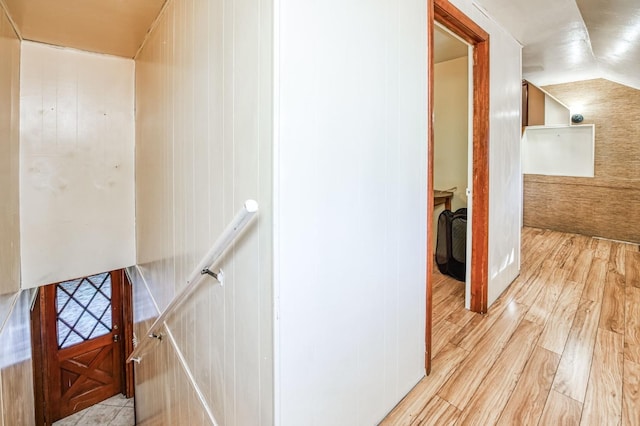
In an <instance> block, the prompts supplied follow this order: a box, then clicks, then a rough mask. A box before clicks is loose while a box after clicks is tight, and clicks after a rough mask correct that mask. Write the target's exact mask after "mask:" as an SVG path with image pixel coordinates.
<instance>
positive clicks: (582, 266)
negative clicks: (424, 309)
mask: <svg viewBox="0 0 640 426" xmlns="http://www.w3.org/2000/svg"><path fill="white" fill-rule="evenodd" d="M463 294H464V284H463V283H459V282H457V281H455V280H453V279H450V278H447V277H444V276H437V277H435V279H434V294H433V303H434V318H433V320H434V325H433V331H434V335H433V354H434V359H433V367H432V371H431V375H430V376H427V377H425V378H424V379H422V381H421V382H419V383H418V384H417V385H416V387H415V388H414V389H413V390H412V391H411V392H410V393H409V395H407V396H406V397H405V398H404V399H403V400H402V401H401V402H400V403H399V404H398V405H397V406H396V408H395V409H394V410H393V411H392V412H391V413H390V414H389V415H388V416H387V418H386V419H385V420H384V421H383V422H382V425H447V424H479V425H494V424H500V425H536V424H539V425H559V424H564V425H578V424H585V425H615V424H622V425H637V424H640V332H639V331H638V330H640V251H639V247H638V245H635V244H626V243H618V242H613V241H609V240H602V239H596V238H590V237H586V236H582V235H576V234H566V233H560V232H556V231H551V230H542V229H537V228H524V229H523V235H522V269H521V273H520V276H519V277H518V278H517V279H516V281H514V282H513V284H511V286H510V287H509V289H508V290H507V291H506V292H505V293H504V294H503V295H502V296H501V297H500V298H499V299H498V300H497V301H496V303H495V304H493V305H492V306H491V307H490V308H489V312H488V313H487V314H486V315H480V314H476V313H473V312H470V311H466V310H465V309H464V306H463V304H464V303H463V300H464V298H463Z"/></svg>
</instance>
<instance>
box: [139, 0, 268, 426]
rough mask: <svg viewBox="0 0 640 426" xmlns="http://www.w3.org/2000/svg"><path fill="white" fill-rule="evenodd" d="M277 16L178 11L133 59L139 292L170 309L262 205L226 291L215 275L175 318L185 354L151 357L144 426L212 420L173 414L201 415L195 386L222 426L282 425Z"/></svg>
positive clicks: (257, 2)
mask: <svg viewBox="0 0 640 426" xmlns="http://www.w3.org/2000/svg"><path fill="white" fill-rule="evenodd" d="M272 17H273V16H272V13H271V2H270V1H263V0H231V1H226V0H225V1H209V0H195V1H194V0H171V1H169V3H168V4H167V8H166V9H165V11H164V13H163V14H162V16H161V18H160V19H159V21H158V22H157V25H156V26H155V28H154V29H153V30H152V31H151V33H150V35H149V38H148V40H147V42H146V44H145V46H144V48H143V49H142V50H141V52H140V54H139V55H138V57H136V228H137V229H136V232H137V261H138V265H139V276H133V286H134V290H135V289H136V287H139V286H144V285H145V284H144V282H146V283H147V284H148V286H149V289H150V294H151V297H150V298H151V299H152V300H153V301H154V303H155V304H156V305H157V306H160V308H163V307H164V306H166V305H167V303H169V301H170V300H171V298H172V296H173V295H174V294H175V292H176V291H177V290H179V289H180V288H181V287H183V286H184V284H185V280H186V278H187V276H188V275H189V274H190V273H191V271H192V269H193V268H194V267H195V266H196V264H197V263H198V262H199V260H200V258H201V257H202V256H203V255H204V254H205V253H206V252H207V250H208V249H209V248H210V247H211V245H212V244H213V242H214V241H215V240H216V238H217V237H218V235H219V234H220V233H221V232H222V230H223V229H224V227H225V226H226V225H227V223H228V222H229V221H230V220H231V219H232V218H233V216H234V215H235V213H236V212H237V211H238V209H239V208H240V207H241V206H242V204H243V203H244V201H245V200H246V199H248V198H252V199H255V200H256V201H257V202H258V203H259V205H260V211H259V213H258V215H257V217H256V218H255V219H254V220H253V222H252V223H251V225H250V226H249V227H248V228H247V229H246V232H244V233H243V235H242V237H240V238H239V239H238V240H237V241H236V243H235V245H234V247H233V248H232V249H231V250H229V251H228V255H227V256H225V258H224V259H223V260H222V262H221V263H220V265H217V267H220V268H222V269H223V270H224V276H225V284H224V286H220V285H218V284H216V283H215V282H214V280H213V279H212V278H206V279H205V282H204V283H203V285H201V286H200V288H199V290H198V291H197V292H196V293H195V294H193V295H192V296H191V297H190V298H189V300H188V301H186V302H185V303H184V304H183V305H182V306H181V307H180V308H179V310H178V312H177V314H176V315H174V316H173V317H172V318H169V320H168V321H167V324H168V327H169V329H170V330H171V333H172V334H173V335H174V336H175V341H176V347H175V348H173V349H172V348H171V346H169V342H163V349H161V351H163V352H160V353H158V354H155V355H151V356H149V357H147V358H145V359H144V360H143V363H145V365H144V366H142V367H140V369H143V371H144V373H141V374H136V403H139V405H138V409H137V414H138V416H139V418H140V419H141V420H140V421H141V422H142V423H141V424H178V423H181V424H182V422H183V421H184V424H201V423H203V422H200V421H199V420H198V419H195V420H193V422H190V421H189V420H187V419H185V417H183V416H180V412H178V416H176V415H175V414H176V412H175V410H174V407H175V408H176V409H180V410H183V412H184V410H186V409H187V408H188V407H190V406H197V405H198V404H200V401H198V400H197V399H194V398H195V395H196V392H195V387H196V386H197V387H198V388H199V389H200V391H201V392H202V395H203V399H204V404H202V405H203V407H205V409H206V408H207V407H208V408H209V409H210V410H211V411H212V413H213V416H214V417H215V419H216V421H217V422H218V423H219V424H224V425H236V424H238V425H241V424H245V425H259V424H265V425H266V424H271V423H273V406H274V404H273V337H272V334H273V324H272V321H273V298H272V295H273V293H272V287H273V285H272V273H271V268H272V245H273V244H272V242H273V238H272V226H271V223H272V220H271V211H272V207H271V203H272V180H273V178H272V165H271V164H272V145H273V144H272V104H273V101H272V100H273V95H272V80H273V78H272V74H271V73H272V68H273V67H272V56H271V49H272V46H273V42H272V40H271V38H272ZM135 294H136V296H134V304H135V307H134V311H135V310H138V309H137V308H138V307H139V306H140V305H141V304H145V303H146V302H145V300H146V299H145V298H144V297H140V296H137V295H139V294H140V293H139V292H138V291H137V290H136V292H135ZM147 299H149V297H147ZM138 311H139V310H138ZM139 321H141V319H140V318H136V319H135V320H134V322H136V323H138V322H139ZM142 328H144V327H142ZM136 330H140V327H138V326H137V328H136ZM141 333H144V331H142V332H141ZM138 336H139V337H140V336H141V335H140V334H138ZM164 343H167V344H166V345H165V344H164ZM176 348H178V349H177V350H175V349H176ZM177 351H180V352H181V354H182V355H183V358H182V360H181V359H180V355H179V354H178V352H177ZM186 368H189V369H190V370H191V371H192V372H193V380H191V379H190V378H189V377H188V376H187V375H185V374H184V369H186ZM149 389H153V391H152V392H151V391H148V390H149ZM155 401H162V404H157V403H156V402H155ZM185 407H187V408H185ZM189 411H190V412H193V413H195V412H197V413H202V411H203V410H202V407H201V408H200V409H198V410H197V411H193V410H191V409H189ZM153 419H158V422H157V423H154V422H155V421H156V420H153ZM176 419H180V421H178V420H176ZM183 419H184V420H183Z"/></svg>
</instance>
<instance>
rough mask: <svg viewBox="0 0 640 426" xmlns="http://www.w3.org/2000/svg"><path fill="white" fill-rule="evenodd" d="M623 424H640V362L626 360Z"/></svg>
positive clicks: (623, 388)
mask: <svg viewBox="0 0 640 426" xmlns="http://www.w3.org/2000/svg"><path fill="white" fill-rule="evenodd" d="M622 425H623V426H640V364H636V363H635V362H631V361H627V360H624V377H623V382H622Z"/></svg>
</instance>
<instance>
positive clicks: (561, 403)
mask: <svg viewBox="0 0 640 426" xmlns="http://www.w3.org/2000/svg"><path fill="white" fill-rule="evenodd" d="M581 414H582V404H581V403H579V402H578V401H576V400H575V399H571V398H569V397H568V396H565V395H563V394H561V393H559V392H556V391H554V390H552V391H551V392H550V393H549V398H548V399H547V404H546V405H545V407H544V411H543V412H542V417H541V418H540V421H539V422H538V424H539V425H544V426H546V425H567V426H570V425H577V424H579V423H580V416H581Z"/></svg>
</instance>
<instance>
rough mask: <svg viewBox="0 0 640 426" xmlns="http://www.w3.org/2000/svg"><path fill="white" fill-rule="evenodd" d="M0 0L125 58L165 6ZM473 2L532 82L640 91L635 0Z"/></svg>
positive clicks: (33, 23)
mask: <svg viewBox="0 0 640 426" xmlns="http://www.w3.org/2000/svg"><path fill="white" fill-rule="evenodd" d="M2 1H4V3H5V4H6V7H7V9H8V11H9V14H10V15H11V17H12V19H13V20H14V21H15V23H16V25H17V27H18V30H19V31H20V33H21V35H22V37H23V38H24V39H27V40H33V41H39V42H43V43H49V44H55V45H61V46H68V47H74V48H77V49H82V50H88V51H93V52H100V53H108V54H113V55H118V56H124V57H130V58H131V57H133V56H134V55H135V54H136V52H137V50H138V48H139V47H140V45H141V44H142V42H143V41H144V38H145V35H146V33H147V31H148V30H149V28H150V27H151V25H152V23H153V21H154V20H155V18H156V16H157V15H158V13H159V12H160V11H161V10H162V6H163V5H164V3H165V0H55V1H54V0H0V3H2ZM474 1H475V2H477V3H479V5H480V6H481V7H482V8H484V9H486V11H487V12H488V14H489V15H490V16H493V17H494V18H495V20H496V21H497V22H498V23H500V25H502V26H503V27H504V28H505V29H507V30H508V31H509V32H510V33H511V34H513V36H514V37H515V38H516V39H517V40H518V41H519V42H520V43H521V44H522V45H523V50H522V66H523V76H524V78H526V79H528V80H530V81H531V82H533V83H534V84H536V85H538V86H544V85H548V84H556V83H565V82H569V81H577V80H586V79H591V78H606V79H609V80H612V81H616V82H619V83H623V84H626V85H628V86H631V87H635V88H637V89H640V72H638V70H640V4H639V3H638V1H639V0H536V1H535V2H534V1H532V0H474ZM436 42H437V43H439V42H438V40H437V39H436ZM440 42H442V43H450V42H451V40H447V38H446V37H444V38H440ZM452 46H455V43H453V44H452ZM459 47H460V46H458V48H459ZM448 49H449V48H446V47H443V48H438V50H441V51H445V52H446V51H447V50H448ZM452 55H453V57H458V56H456V55H458V53H452ZM453 57H452V58H453ZM437 60H438V59H436V61H437ZM445 60H446V59H445Z"/></svg>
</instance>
